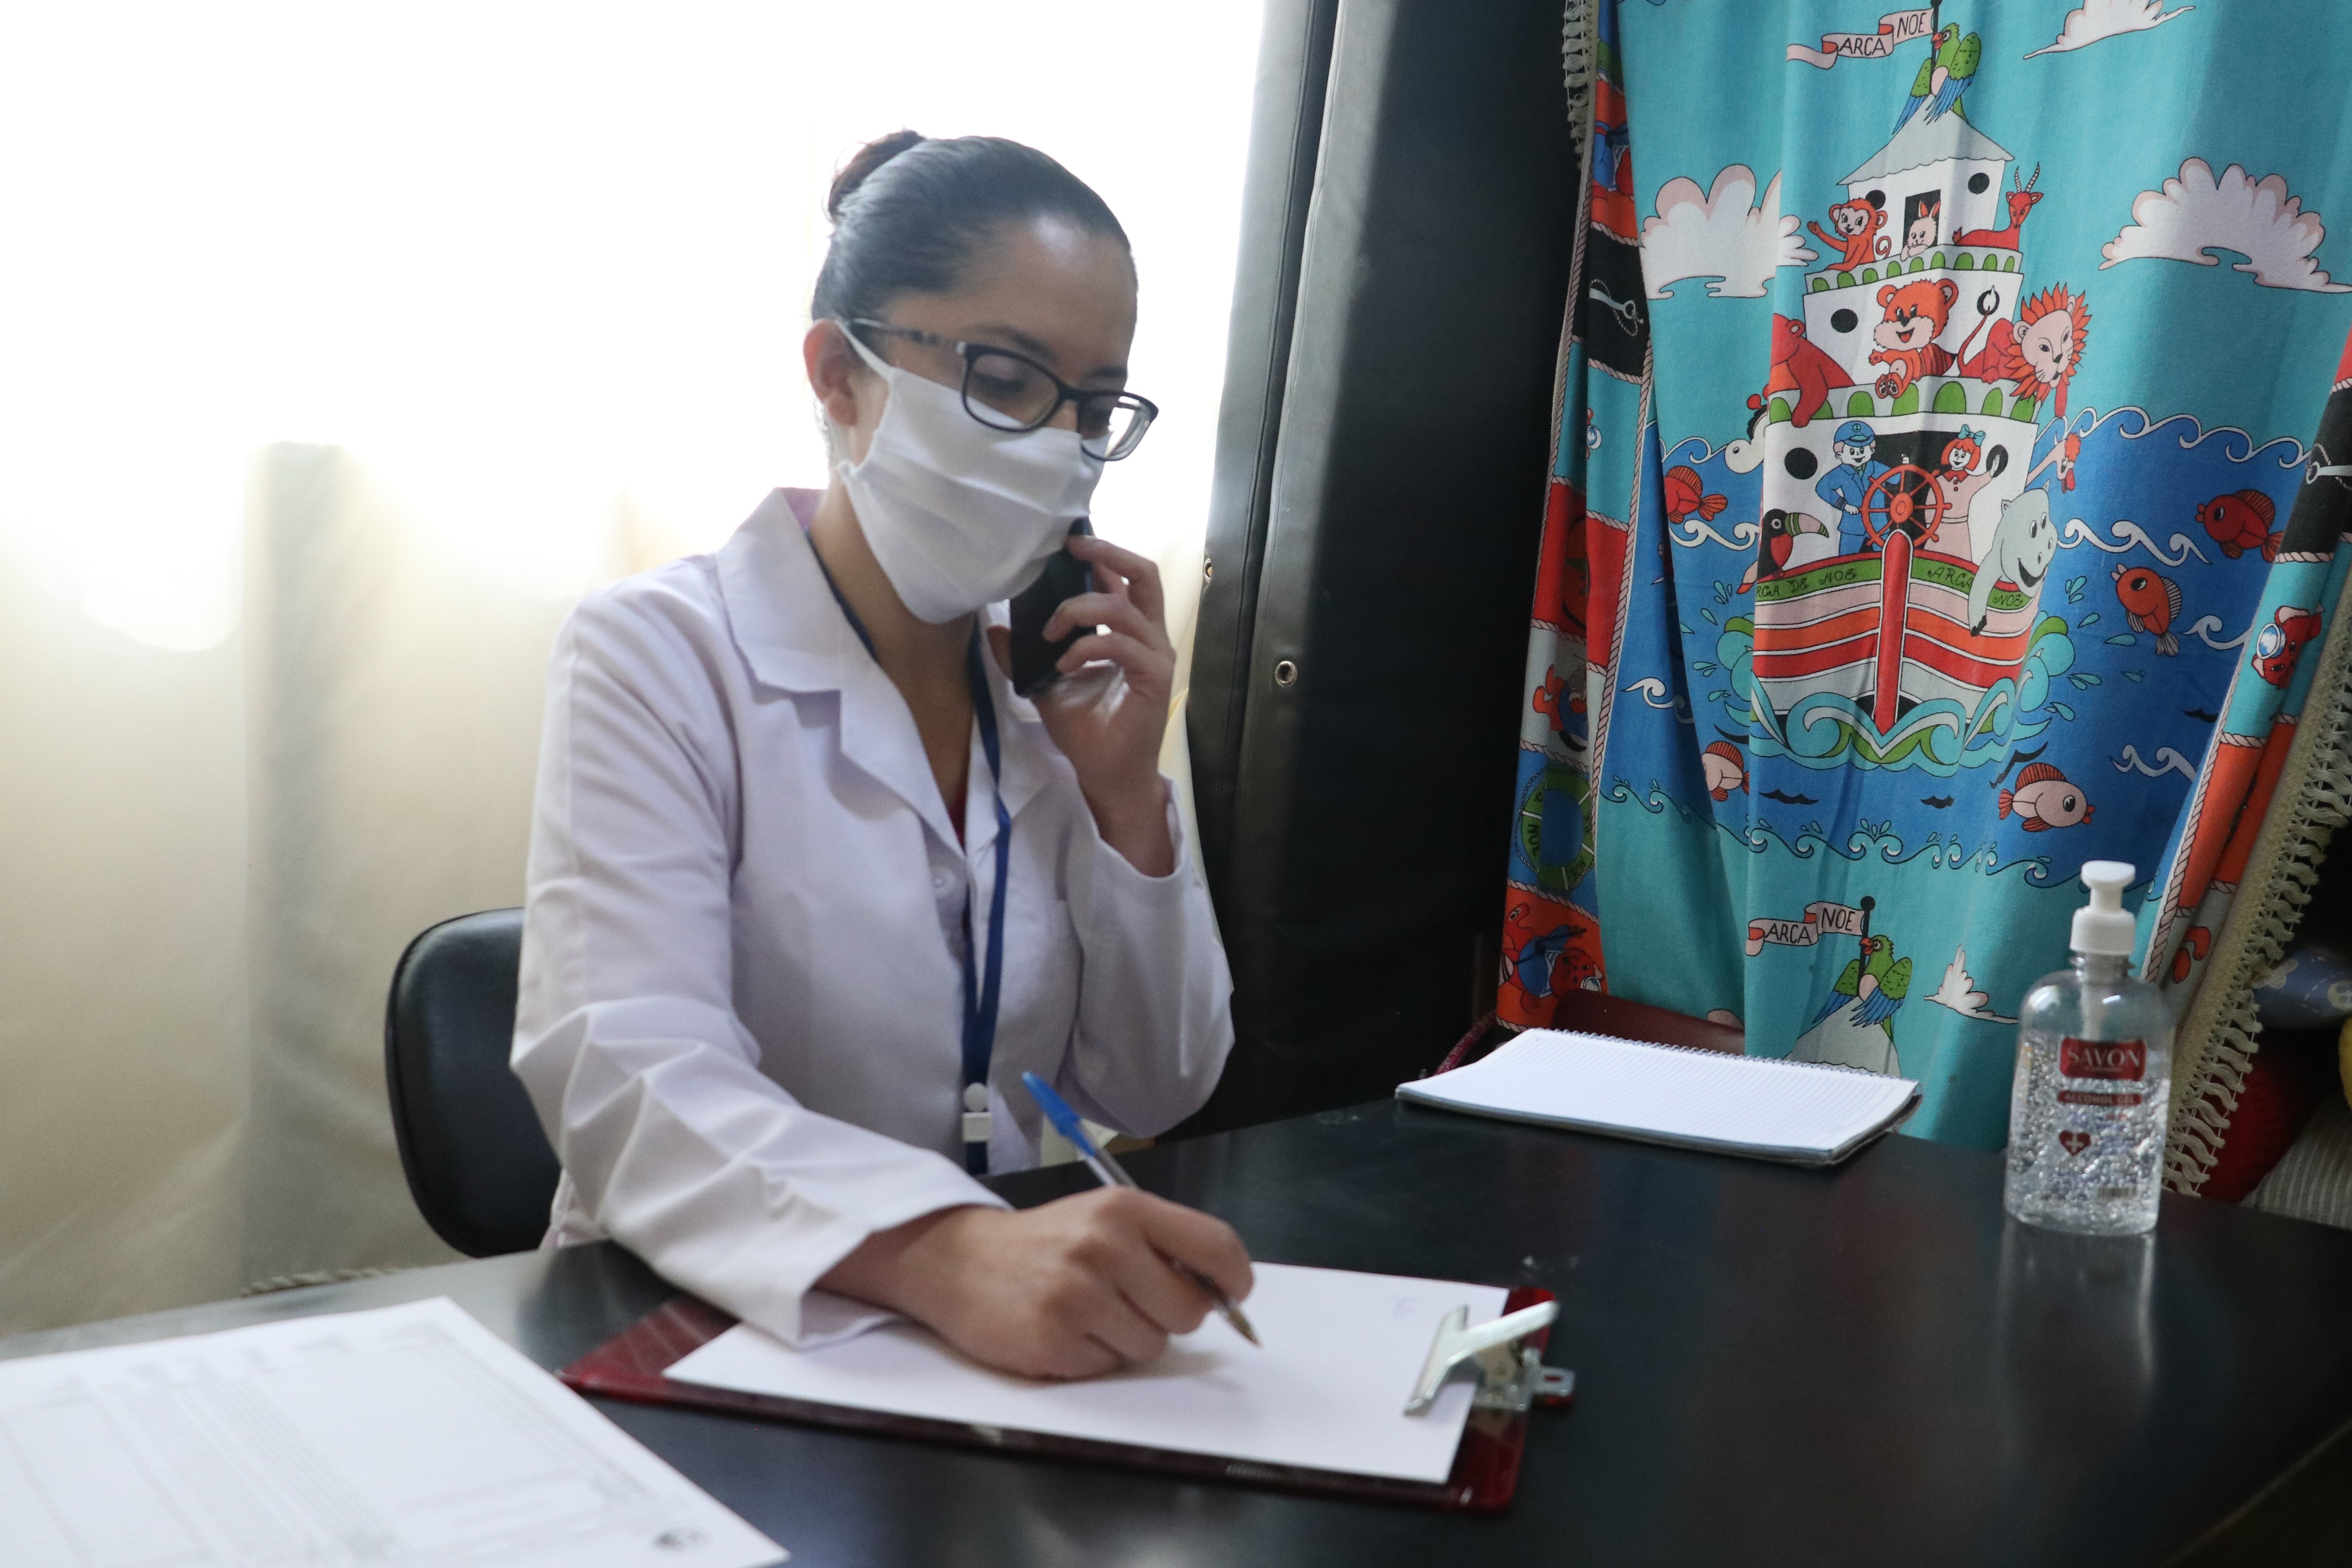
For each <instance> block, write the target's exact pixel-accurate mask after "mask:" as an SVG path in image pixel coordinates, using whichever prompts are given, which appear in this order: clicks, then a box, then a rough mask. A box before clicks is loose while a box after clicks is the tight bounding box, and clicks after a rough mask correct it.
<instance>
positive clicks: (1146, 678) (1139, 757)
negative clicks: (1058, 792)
mask: <svg viewBox="0 0 2352 1568" xmlns="http://www.w3.org/2000/svg"><path fill="white" fill-rule="evenodd" d="M1066 548H1067V549H1068V551H1069V552H1070V553H1071V554H1072V555H1073V556H1075V557H1076V558H1077V559H1078V560H1080V561H1084V562H1086V563H1087V564H1088V565H1090V566H1091V567H1092V568H1093V569H1094V583H1095V585H1094V591H1093V592H1091V593H1086V594H1080V595H1076V596H1075V597H1073V598H1070V599H1067V600H1065V601H1064V602H1063V604H1062V606H1061V607H1060V608H1059V609H1057V610H1055V612H1054V614H1053V617H1052V618H1051V619H1049V620H1048V621H1047V622H1046V623H1045V637H1047V638H1048V639H1053V638H1057V637H1063V636H1065V635H1066V634H1067V633H1068V632H1069V631H1070V630H1071V629H1072V628H1074V627H1092V628H1094V629H1093V630H1091V631H1089V632H1088V633H1087V635H1086V636H1083V637H1079V638H1078V640H1077V641H1076V642H1075V643H1073V644H1071V645H1070V648H1069V651H1068V652H1066V653H1065V654H1063V655H1062V658H1061V660H1060V663H1059V668H1061V670H1062V671H1063V675H1062V678H1061V679H1058V680H1056V681H1055V682H1054V684H1053V685H1051V686H1049V687H1047V688H1045V689H1044V690H1043V691H1040V692H1038V693H1037V695H1036V697H1035V698H1034V701H1035V702H1036V704H1037V713H1038V717H1039V718H1041V719H1043V720H1044V721H1045V732H1046V733H1047V734H1048V735H1050V736H1052V737H1053V740H1054V744H1055V745H1056V746H1058V747H1060V748H1061V752H1062V754H1063V755H1064V756H1066V757H1067V758H1069V759H1070V765H1071V766H1072V767H1073V768H1075V769H1076V770H1077V774H1078V787H1079V788H1080V789H1081V790H1082V791H1084V792H1085V794H1086V797H1087V808H1088V809H1089V810H1090V811H1092V812H1093V813H1094V818H1095V826H1096V829H1097V831H1098V832H1100V833H1101V834H1102V836H1103V840H1104V842H1105V843H1107V844H1108V845H1110V847H1112V848H1114V849H1117V850H1118V852H1119V853H1120V854H1121V855H1123V856H1125V857H1126V858H1127V860H1128V863H1129V864H1130V865H1132V866H1133V867H1134V868H1136V869H1137V870H1139V871H1140V872H1142V873H1143V874H1144V875H1145V876H1147V877H1164V876H1167V875H1168V874H1169V873H1170V872H1171V871H1173V870H1174V869H1175V868H1176V846H1175V842H1174V840H1173V839H1171V837H1170V836H1169V832H1168V795H1167V786H1166V784H1165V783H1164V782H1163V781H1162V780H1161V779H1160V740H1161V737H1162V735H1163V733H1164V732H1165V731H1166V730H1167V727H1168V705H1169V702H1170V700H1171V698H1172V697H1173V696H1174V693H1175V689H1176V646H1175V644H1174V643H1173V642H1172V641H1171V639H1170V637H1169V636H1168V616H1167V599H1166V595H1164V594H1163V593H1162V591H1161V588H1160V568H1159V567H1157V566H1155V565H1153V564H1152V563H1150V561H1148V560H1146V559H1144V558H1143V557H1142V556H1140V555H1138V554H1137V553H1135V552H1133V551H1131V550H1122V549H1120V548H1119V547H1118V545H1116V544H1113V543H1111V542H1109V541H1108V540H1105V539H1098V538H1096V537H1093V536H1092V535H1079V534H1074V535H1072V536H1071V538H1070V539H1069V541H1068V542H1067V544H1066ZM988 635H989V643H990V647H992V649H993V650H994V652H995V655H996V662H997V664H998V666H999V667H1000V668H1003V669H1006V670H1010V669H1011V668H1013V654H1012V633H1011V632H1010V631H1009V630H1008V629H1007V628H1006V627H1003V626H991V627H989V629H988Z"/></svg>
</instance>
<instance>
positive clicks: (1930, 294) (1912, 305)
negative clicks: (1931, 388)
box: [1870, 278, 1960, 397]
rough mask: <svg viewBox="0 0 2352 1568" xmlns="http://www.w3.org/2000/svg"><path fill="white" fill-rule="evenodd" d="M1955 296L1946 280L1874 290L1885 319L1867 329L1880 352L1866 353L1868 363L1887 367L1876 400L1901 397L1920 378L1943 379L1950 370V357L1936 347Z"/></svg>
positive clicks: (1955, 286)
mask: <svg viewBox="0 0 2352 1568" xmlns="http://www.w3.org/2000/svg"><path fill="white" fill-rule="evenodd" d="M1959 297H1960V290H1959V286H1958V284H1956V283H1953V282H1952V281H1950V280H1949V279H1945V280H1943V281H1940V282H1934V283H1931V282H1929V281H1927V279H1924V278H1923V279H1920V280H1919V281H1918V282H1916V283H1905V284H1901V285H1899V286H1898V285H1896V284H1893V283H1889V284H1888V285H1886V287H1885V288H1884V289H1880V290H1879V291H1878V303H1879V306H1880V307H1881V308H1882V309H1883V310H1885V312H1886V314H1885V316H1883V317H1881V318H1880V320H1879V322H1878V325H1877V326H1876V327H1874V328H1873V329H1872V330H1871V334H1870V335H1871V339H1872V341H1873V342H1876V343H1877V344H1878V347H1876V348H1874V349H1873V350H1871V351H1870V363H1873V364H1883V365H1885V366H1887V367H1888V369H1887V372H1886V374H1885V375H1882V376H1880V377H1879V378H1878V387H1877V391H1878V395H1879V396H1881V397H1899V396H1901V395H1902V394H1903V389H1904V388H1905V387H1906V386H1909V385H1910V384H1912V383H1913V382H1915V381H1916V380H1918V379H1919V378H1920V377H1921V376H1923V375H1941V374H1944V373H1945V372H1946V371H1948V370H1949V369H1951V368H1952V352H1951V351H1950V350H1949V349H1947V348H1941V347H1939V346H1937V342H1936V339H1937V336H1938V335H1939V334H1940V333H1941V332H1942V331H1943V330H1944V324H1945V323H1946V322H1947V321H1950V320H1951V319H1952V301H1953V300H1958V298H1959Z"/></svg>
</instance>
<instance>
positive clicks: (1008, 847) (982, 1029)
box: [809, 546, 1013, 1176]
mask: <svg viewBox="0 0 2352 1568" xmlns="http://www.w3.org/2000/svg"><path fill="white" fill-rule="evenodd" d="M809 553H810V554H811V555H814V556H816V569H817V570H818V571H819V572H823V573H824V585H825V586H826V587H828V588H830V589H832V590H833V602H834V603H835V604H836V605H840V606H841V613H842V615H843V616H845V617H846V618H847V620H848V622H849V629H850V630H851V631H854V632H856V634H857V640H858V641H859V642H861V643H864V644H865V645H866V653H867V655H868V656H870V657H872V658H875V661H876V662H877V664H878V663H879V662H880V656H879V655H877V654H875V652H874V637H873V635H872V634H871V633H869V632H867V631H866V623H865V622H863V621H861V620H859V619H858V618H857V612H856V610H853V609H851V608H850V607H849V601H848V600H847V599H845V598H843V597H842V596H841V584H838V583H835V581H834V580H833V573H832V572H831V571H830V570H828V569H827V567H826V566H825V563H824V556H822V555H817V554H816V550H815V548H814V546H811V548H810V550H809ZM964 679H965V680H966V681H967V682H969V683H970V685H971V713H972V717H973V718H974V719H976V720H978V721H979V722H980V749H981V751H982V753H983V754H985V755H986V756H987V758H988V776H989V782H990V783H991V784H992V785H994V787H995V795H996V883H995V886H993V887H992V888H991V889H989V892H988V958H987V963H986V969H987V973H986V974H985V976H984V977H983V978H982V979H980V980H979V981H977V982H975V981H974V979H973V977H972V973H971V947H972V940H971V938H972V933H971V892H970V891H969V890H966V892H965V893H964V900H963V1100H962V1104H963V1118H962V1128H963V1168H964V1169H965V1170H967V1171H969V1172H971V1173H972V1174H973V1175H975V1176H980V1175H985V1174H987V1173H988V1138H989V1131H990V1125H991V1118H990V1115H989V1110H988V1063H989V1058H991V1057H992V1056H994V1055H995V1054H996V1007H997V1003H998V1001H999V999H1000V997H1001V996H1002V994H1003V981H1004V885H1005V883H1006V882H1008V881H1009V880H1011V878H1010V876H1009V875H1008V870H1009V868H1010V867H1011V865H1012V863H1013V814H1012V813H1011V812H1008V811H1006V810H1005V809H1004V757H1003V749H1002V747H1001V746H1000V745H999V744H998V742H997V737H996V700H995V699H994V698H992V697H991V696H990V695H989V691H988V672H987V670H986V668H985V667H983V666H982V663H981V652H980V627H979V626H978V625H976V624H975V625H974V626H972V628H971V645H970V646H969V647H966V648H965V649H964Z"/></svg>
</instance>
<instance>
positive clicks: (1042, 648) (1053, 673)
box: [1013, 517, 1095, 697]
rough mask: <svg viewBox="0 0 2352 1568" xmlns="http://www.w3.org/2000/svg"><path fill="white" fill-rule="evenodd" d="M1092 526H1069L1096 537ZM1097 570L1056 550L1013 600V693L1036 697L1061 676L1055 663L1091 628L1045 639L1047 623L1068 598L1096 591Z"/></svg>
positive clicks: (1081, 523)
mask: <svg viewBox="0 0 2352 1568" xmlns="http://www.w3.org/2000/svg"><path fill="white" fill-rule="evenodd" d="M1094 531H1095V530H1094V525H1093V524H1092V523H1090V522H1088V521H1087V520H1086V519H1085V518H1083V517H1082V518H1080V519H1078V520H1077V521H1076V522H1074V523H1072V524H1070V532H1071V533H1072V534H1073V535H1076V534H1085V535H1087V537H1088V538H1092V537H1093V535H1094ZM1094 585H1095V569H1094V568H1093V567H1091V566H1089V565H1087V563H1085V562H1083V561H1081V560H1079V559H1078V558H1077V557H1076V556H1075V555H1073V554H1071V553H1070V552H1069V551H1068V550H1067V549H1062V550H1056V551H1055V552H1054V553H1053V556H1052V558H1051V559H1050V560H1048V561H1047V562H1046V563H1045V571H1043V572H1041V573H1039V574H1038V575H1037V580H1036V581H1035V582H1034V583H1032V584H1029V586H1027V587H1026V588H1024V589H1022V590H1021V592H1019V593H1018V594H1015V595H1013V690H1014V691H1015V692H1017V693H1019V694H1020V695H1021V696H1023V697H1034V696H1036V695H1037V693H1039V692H1040V691H1043V690H1045V688H1047V687H1049V686H1051V685H1053V684H1054V682H1055V681H1056V680H1059V679H1061V678H1062V672H1061V671H1060V670H1058V669H1056V668H1054V664H1055V660H1056V659H1059V658H1061V657H1062V656H1063V655H1064V654H1066V653H1067V652H1069V651H1070V645H1071V644H1072V643H1074V642H1076V641H1077V640H1078V638H1079V637H1080V636H1081V635H1082V634H1083V633H1086V632H1089V631H1092V630H1093V629H1094V628H1093V627H1092V626H1072V627H1071V628H1070V629H1069V631H1068V632H1066V634H1064V635H1063V636H1061V637H1055V638H1054V639H1053V640H1052V641H1051V642H1048V641H1047V640H1046V639H1045V623H1046V622H1047V621H1049V620H1051V619H1052V618H1053V616H1054V612H1055V610H1058V609H1060V608H1061V607H1062V602H1063V601H1064V600H1066V599H1073V598H1076V596H1077V595H1080V594H1084V593H1088V592H1090V591H1092V589H1093V588H1094Z"/></svg>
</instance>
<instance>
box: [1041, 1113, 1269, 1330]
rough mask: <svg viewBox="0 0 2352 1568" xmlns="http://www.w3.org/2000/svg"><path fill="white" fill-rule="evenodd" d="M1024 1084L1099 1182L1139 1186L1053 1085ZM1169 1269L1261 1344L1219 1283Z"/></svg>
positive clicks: (1184, 1267)
mask: <svg viewBox="0 0 2352 1568" xmlns="http://www.w3.org/2000/svg"><path fill="white" fill-rule="evenodd" d="M1021 1082H1022V1084H1023V1086H1024V1088H1026V1089H1028V1090H1029V1098H1030V1099H1032V1100H1035V1101H1036V1102H1037V1109H1039V1110H1043V1111H1044V1112H1045V1120H1046V1121H1050V1122H1052V1123H1053V1124H1054V1131H1056V1132H1059V1133H1060V1134H1061V1135H1062V1136H1063V1137H1065V1138H1066V1139H1068V1140H1069V1141H1070V1142H1072V1143H1074V1144H1076V1145H1077V1150H1078V1158H1079V1159H1081V1160H1084V1161H1085V1162H1086V1163H1087V1170H1089V1171H1092V1172H1093V1173H1095V1179H1096V1180H1097V1181H1099V1182H1100V1183H1102V1184H1103V1185H1104V1186H1107V1187H1132V1186H1134V1185H1135V1178H1134V1177H1133V1176H1130V1175H1129V1174H1128V1173H1126V1172H1125V1171H1122V1170H1120V1169H1119V1166H1118V1161H1116V1160H1114V1159H1112V1158H1111V1157H1110V1156H1109V1155H1108V1154H1106V1153H1104V1152H1102V1151H1101V1150H1100V1149H1098V1148H1097V1147H1096V1146H1095V1141H1094V1140H1093V1139H1092V1138H1089V1137H1087V1128H1086V1123H1085V1122H1083V1121H1079V1120H1078V1113H1077V1112H1076V1111H1075V1110H1071V1109H1070V1102H1069V1101H1068V1100H1064V1099H1063V1098H1062V1097H1061V1096H1060V1095H1058V1094H1055V1092H1054V1089H1053V1086H1052V1085H1051V1084H1048V1083H1047V1082H1046V1081H1045V1079H1042V1078H1039V1077H1038V1076H1037V1075H1036V1074H1035V1073H1034V1072H1024V1073H1023V1074H1022V1075H1021ZM1168 1267H1170V1268H1173V1269H1174V1270H1176V1272H1177V1273H1179V1274H1181V1275H1182V1276H1184V1278H1185V1279H1190V1280H1191V1281H1192V1283H1193V1284H1195V1285H1197V1286H1199V1287H1200V1288H1201V1290H1202V1294H1203V1295H1205V1296H1207V1297H1208V1298H1209V1300H1212V1301H1214V1302H1215V1303H1216V1304H1217V1310H1218V1311H1219V1312H1220V1313H1222V1314H1223V1317H1224V1320H1225V1321H1227V1322H1229V1323H1231V1324H1232V1325H1233V1326H1234V1332H1235V1333H1237V1334H1239V1335H1241V1337H1242V1338H1244V1339H1245V1340H1247V1341H1249V1342H1250V1343H1252V1344H1256V1343H1257V1342H1258V1337H1257V1331H1256V1330H1255V1329H1253V1328H1251V1327H1250V1321H1249V1320H1248V1319H1247V1318H1244V1317H1243V1316H1242V1310H1241V1308H1239V1307H1237V1306H1235V1305H1234V1300H1233V1298H1232V1297H1230V1296H1228V1295H1226V1294H1225V1293H1224V1292H1223V1290H1221V1289H1218V1288H1217V1282H1216V1281H1215V1280H1213V1279H1210V1278H1209V1277H1208V1276H1207V1275H1205V1274H1203V1273H1202V1272H1201V1271H1200V1270H1199V1269H1197V1268H1193V1267H1192V1265H1191V1264H1189V1263H1187V1262H1185V1261H1183V1260H1182V1259H1181V1258H1169V1259H1168Z"/></svg>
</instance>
